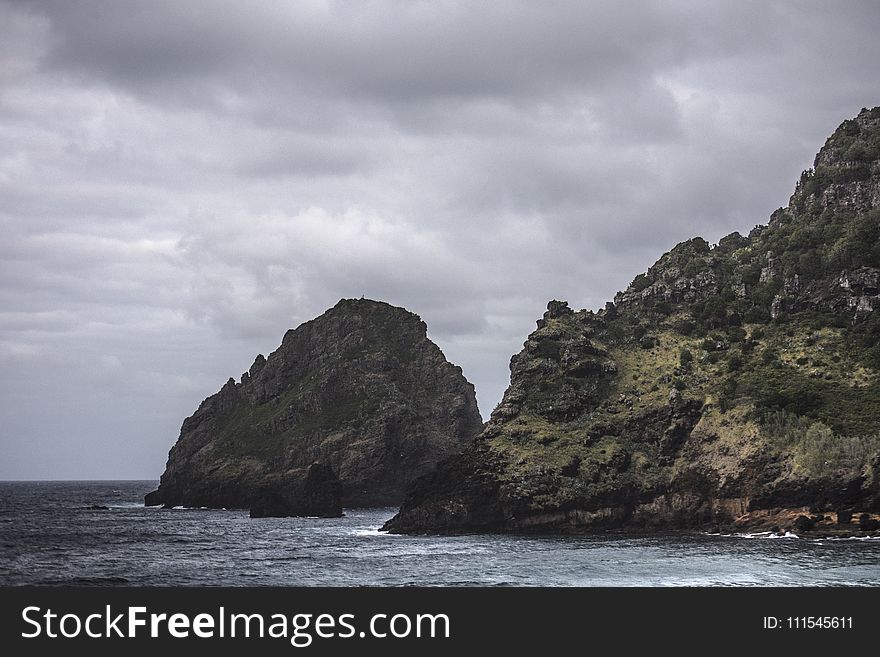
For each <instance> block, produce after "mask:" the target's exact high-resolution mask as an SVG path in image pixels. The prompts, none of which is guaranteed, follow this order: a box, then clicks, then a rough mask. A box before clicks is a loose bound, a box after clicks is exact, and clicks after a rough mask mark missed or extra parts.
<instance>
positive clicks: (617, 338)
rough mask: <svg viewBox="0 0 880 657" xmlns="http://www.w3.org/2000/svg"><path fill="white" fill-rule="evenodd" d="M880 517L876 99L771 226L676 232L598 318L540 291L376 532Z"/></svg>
mask: <svg viewBox="0 0 880 657" xmlns="http://www.w3.org/2000/svg"><path fill="white" fill-rule="evenodd" d="M743 193H744V194H746V193H748V190H747V189H743ZM585 296H588V294H585ZM878 512H880V107H878V108H874V109H870V110H869V109H865V110H862V111H861V113H859V115H858V116H857V117H856V118H854V119H851V120H848V121H845V122H844V123H843V124H842V125H841V126H840V127H839V128H838V129H837V130H836V131H835V132H834V134H833V135H832V136H831V137H830V138H829V139H828V140H827V142H826V143H825V145H824V147H823V148H822V149H821V151H820V152H819V154H818V155H817V156H816V158H815V162H814V167H813V168H812V169H810V170H808V171H805V172H804V173H803V175H802V176H801V179H800V181H799V182H798V184H797V187H796V189H795V192H794V194H793V195H792V197H791V199H790V201H789V203H788V206H787V207H785V208H780V209H778V210H777V211H775V212H774V213H773V214H772V216H771V217H770V221H769V223H768V225H763V226H757V227H755V228H754V230H752V231H751V232H750V233H749V235H748V236H742V235H740V234H739V233H733V234H731V235H728V236H727V237H724V238H722V239H721V240H719V242H718V244H715V245H710V244H709V243H708V242H707V241H706V240H704V239H702V238H699V237H697V238H694V239H691V240H688V241H685V242H682V243H680V244H679V245H677V246H676V247H675V248H673V249H672V250H670V251H669V252H668V253H666V254H665V255H663V256H662V257H661V258H660V259H659V260H658V261H657V262H656V263H655V264H654V265H653V266H652V267H650V268H649V269H648V270H647V271H646V272H645V273H642V274H639V275H638V276H636V277H635V279H634V280H633V281H632V283H631V284H630V285H629V286H628V287H627V289H626V290H624V291H623V292H621V293H619V294H618V295H617V296H616V297H615V299H614V301H613V303H609V304H608V305H607V306H606V307H605V308H604V309H602V310H599V311H598V312H592V311H588V310H578V311H575V310H573V309H571V308H569V307H568V304H566V303H564V302H561V301H551V302H550V303H549V304H548V306H547V311H546V312H545V313H544V316H543V317H542V318H541V319H539V320H538V322H537V328H536V330H535V331H534V332H533V333H532V334H531V335H529V336H528V339H527V340H526V342H525V344H524V345H523V349H522V351H521V352H520V353H519V354H517V355H515V356H514V357H513V359H512V360H511V364H510V387H509V388H508V389H507V391H506V393H505V394H504V398H503V400H502V402H501V404H500V405H499V406H498V407H497V408H496V409H495V411H494V412H493V413H492V417H491V420H490V421H489V422H488V424H487V426H486V428H485V430H484V431H483V432H482V434H481V436H480V437H479V438H478V439H477V440H476V441H475V442H474V443H473V444H472V445H471V446H470V447H469V448H468V449H467V450H465V452H464V453H463V454H461V455H459V456H456V457H453V458H452V459H450V460H447V461H445V462H442V463H441V464H439V467H438V468H437V469H436V470H435V471H433V472H432V473H430V474H428V475H426V476H425V477H423V478H421V479H419V480H417V481H416V482H414V484H413V485H412V487H411V488H410V490H409V494H408V496H407V499H406V500H405V501H404V503H403V505H402V508H401V510H400V513H399V514H398V515H397V516H396V517H395V518H393V519H392V520H391V521H389V522H388V523H387V525H386V529H388V530H390V531H393V532H406V533H419V532H431V533H436V532H488V531H493V532H494V531H543V532H560V531H562V532H565V531H578V532H579V531H595V530H605V529H616V530H621V529H633V530H638V531H645V530H667V529H678V528H703V529H710V530H716V529H718V528H727V529H731V530H737V529H739V530H745V529H749V530H754V529H763V530H771V529H775V530H777V531H778V530H780V529H792V530H796V531H798V532H801V533H813V534H819V535H823V534H827V535H833V534H835V533H853V532H858V531H861V532H863V533H864V532H876V531H877V527H878V525H880V523H878V522H877V521H878V517H880V516H878ZM852 518H859V521H858V524H857V525H856V524H855V523H852V522H851V519H852Z"/></svg>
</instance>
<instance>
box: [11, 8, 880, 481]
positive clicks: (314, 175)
mask: <svg viewBox="0 0 880 657" xmlns="http://www.w3.org/2000/svg"><path fill="white" fill-rule="evenodd" d="M878 34H880V3H877V2H876V1H875V0H865V1H861V2H835V3H829V2H827V1H815V0H799V1H797V2H795V1H794V0H791V1H789V2H751V1H748V0H745V1H740V2H726V1H712V0H708V1H700V2H697V1H696V0H695V1H693V2H678V1H669V0H664V1H662V2H659V1H658V2H649V1H644V2H626V1H618V2H555V1H542V2H516V1H513V0H504V1H503V2H500V1H499V2H492V1H487V2H458V1H444V0H436V1H435V0H432V1H424V2H418V1H414V2H400V1H393V0H379V1H370V0H368V1H365V2H354V1H351V2H328V1H320V2H318V1H315V2H312V1H298V2H295V3H292V2H287V1H280V0H279V1H275V2H266V1H259V0H257V1H251V2H247V3H244V2H219V1H210V2H208V1H197V0H187V1H186V2H181V1H180V0H173V1H170V2H164V1H153V2H131V1H125V0H116V1H114V2H112V3H108V2H93V1H90V0H59V1H58V2H50V1H45V2H40V1H34V2H27V1H21V2H6V1H2V2H0V371H2V374H0V479H13V480H15V479H142V478H143V479H153V478H158V476H159V475H160V474H161V472H162V470H163V468H164V464H165V460H166V458H167V453H168V450H169V449H170V447H171V446H172V444H173V443H174V442H175V440H176V439H177V436H178V434H179V430H180V424H181V422H182V421H183V419H184V418H185V417H186V416H188V415H190V414H192V413H193V412H194V411H195V409H196V408H197V407H198V405H199V403H200V402H201V401H202V400H203V399H204V398H205V397H207V396H209V395H210V394H213V393H214V392H216V391H217V390H218V389H219V388H220V387H221V385H222V384H223V383H224V382H225V381H226V380H227V379H228V378H229V377H230V376H232V377H236V378H238V377H239V376H240V375H241V373H242V372H244V371H246V370H247V369H248V367H249V366H250V365H251V363H252V362H253V359H254V356H255V355H256V354H257V353H263V354H268V353H269V352H271V351H273V350H274V349H275V348H276V347H277V346H278V344H279V343H280V341H281V337H282V335H283V334H284V332H285V331H286V330H287V329H288V328H292V327H295V326H297V325H299V324H300V323H302V322H304V321H306V320H309V319H311V318H313V317H315V316H317V315H319V314H321V313H322V312H323V311H324V310H326V309H327V308H329V307H331V306H333V305H334V304H335V303H336V302H337V301H338V300H339V299H340V298H351V297H361V296H366V297H368V298H373V299H379V300H384V301H387V302H389V303H392V304H395V305H400V306H404V307H406V308H407V309H409V310H411V311H413V312H415V313H417V314H418V315H420V316H421V317H422V319H424V320H425V321H426V322H427V324H428V334H429V336H430V337H431V338H432V339H433V340H434V341H435V342H436V343H437V344H438V345H439V346H440V347H441V348H442V349H443V351H444V353H445V354H446V356H447V358H448V359H449V360H450V361H452V362H454V363H456V364H458V365H461V367H462V368H463V370H464V374H465V376H467V378H468V379H469V380H470V381H471V382H472V383H473V384H474V385H475V386H476V390H477V398H478V402H479V405H480V410H481V412H482V414H483V417H484V418H488V416H489V414H490V413H491V411H492V409H493V407H494V406H495V405H496V404H497V403H498V401H499V400H500V398H501V395H502V393H503V391H504V388H505V387H506V385H507V382H508V378H509V370H508V365H509V360H510V357H511V355H512V354H514V353H516V352H517V351H519V349H520V348H521V346H522V343H523V341H524V340H525V338H526V336H527V335H528V333H529V332H531V331H532V330H533V329H534V327H535V324H534V322H535V320H536V319H538V318H539V317H540V316H541V315H542V313H543V312H544V310H545V308H546V305H547V301H548V300H550V299H564V300H567V301H568V302H569V303H570V305H571V306H572V307H574V308H592V309H598V308H601V307H602V306H604V304H605V302H606V301H608V300H610V299H611V298H612V297H613V296H614V294H615V292H617V291H618V290H621V289H623V288H625V287H626V286H627V284H628V283H629V282H630V281H631V280H632V278H633V277H634V276H635V275H636V274H638V273H639V272H642V271H644V270H646V269H647V268H648V267H649V266H650V265H651V264H652V263H653V262H654V261H655V260H656V259H657V258H658V257H659V256H660V255H661V254H662V253H663V252H665V251H667V250H669V249H670V248H671V247H673V246H674V245H675V244H676V243H678V242H680V241H682V240H685V239H689V238H691V237H693V236H695V235H701V236H703V237H705V238H706V239H707V240H709V241H710V242H717V240H718V239H719V238H720V237H722V236H724V235H726V234H728V233H730V232H732V231H735V230H736V231H740V232H742V233H747V232H748V231H749V230H750V229H751V228H753V227H754V226H755V225H756V224H763V223H766V221H767V218H768V216H769V214H770V213H771V212H772V211H773V210H774V209H776V208H778V207H780V206H784V205H786V204H787V202H788V198H789V196H790V195H791V193H792V191H793V188H794V183H795V181H796V180H797V178H798V176H799V175H800V173H801V171H802V170H803V169H806V168H807V167H809V166H811V164H812V159H813V156H814V154H815V152H816V151H817V150H818V149H819V148H820V147H821V145H822V144H823V142H824V140H825V138H826V137H827V136H828V135H830V133H831V132H832V131H833V130H834V129H835V127H836V126H837V125H838V124H839V123H840V122H841V121H843V120H845V119H847V118H850V117H852V116H855V115H856V114H857V113H858V111H859V110H860V109H861V108H862V107H872V106H875V105H878V104H880V39H878V38H877V35H878Z"/></svg>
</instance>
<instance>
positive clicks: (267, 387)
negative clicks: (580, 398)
mask: <svg viewBox="0 0 880 657" xmlns="http://www.w3.org/2000/svg"><path fill="white" fill-rule="evenodd" d="M426 331H427V328H426V326H425V323H424V322H423V321H421V319H420V318H419V317H418V316H417V315H414V314H413V313H410V312H408V311H406V310H404V309H403V308H397V307H394V306H391V305H389V304H386V303H381V302H377V301H370V300H367V299H359V300H358V299H343V300H342V301H340V302H339V303H338V304H336V306H334V307H333V308H331V309H330V310H328V311H327V312H325V313H324V314H323V315H321V316H320V317H318V318H316V319H314V320H312V321H309V322H306V323H305V324H303V325H301V326H300V327H298V328H296V329H294V330H290V331H288V332H287V333H286V334H285V336H284V339H283V341H282V343H281V346H280V347H279V348H278V349H277V350H276V351H274V352H273V353H272V354H270V355H269V357H268V358H264V357H263V356H262V355H260V356H257V358H256V359H255V360H254V363H253V365H252V366H251V367H250V369H249V370H248V372H247V376H246V377H242V382H241V383H236V382H235V380H233V379H230V380H229V381H227V383H226V384H225V385H224V386H223V388H222V389H221V390H220V391H219V392H218V393H217V394H215V395H212V396H211V397H208V398H207V399H206V400H205V401H204V402H202V404H201V405H200V406H199V408H198V410H197V411H196V412H195V413H194V414H193V415H192V416H190V417H188V418H187V419H186V420H184V422H183V426H182V428H181V432H180V438H179V439H178V441H177V443H176V444H175V445H174V447H173V448H172V449H171V452H170V453H169V456H168V464H167V466H166V469H165V472H164V474H163V475H162V479H161V482H160V485H159V489H158V490H157V491H154V492H152V493H149V494H148V495H147V496H146V497H145V498H144V501H145V503H146V504H147V505H150V506H153V505H159V504H162V505H166V506H178V505H183V506H195V507H200V506H206V507H214V508H218V507H225V508H255V509H256V508H257V507H258V506H259V507H260V508H262V507H266V508H275V507H276V506H277V504H276V503H277V502H278V500H277V499H276V498H274V497H273V496H272V495H270V494H269V492H272V491H274V493H277V494H278V496H279V497H280V498H281V500H282V501H283V504H281V506H280V507H279V508H282V509H283V508H284V504H288V503H291V502H290V499H289V494H288V492H287V488H286V486H288V484H289V483H290V482H289V481H288V480H289V479H290V478H291V477H292V476H294V475H291V474H290V473H295V472H299V471H302V473H304V472H305V468H307V467H308V466H309V465H310V464H312V463H313V462H316V461H319V462H321V463H323V464H325V465H326V466H328V467H330V468H332V470H333V472H335V473H336V475H338V477H339V480H340V481H341V483H342V487H343V499H342V503H343V504H344V505H345V506H354V507H356V506H390V505H396V504H398V503H399V502H400V500H401V499H402V497H403V492H404V489H405V487H406V485H407V483H408V482H410V481H411V480H412V479H414V478H415V477H417V476H418V475H420V474H423V473H425V472H427V471H429V470H430V469H431V468H432V467H433V465H434V464H435V463H436V462H437V461H439V460H441V459H443V458H446V457H448V456H450V455H452V454H455V453H456V452H458V451H460V450H461V449H462V448H463V447H464V446H465V445H466V444H467V443H468V442H469V441H470V440H471V439H473V437H474V436H475V435H476V434H477V433H478V432H479V431H480V429H481V427H482V420H481V418H480V415H479V412H478V410H477V404H476V398H475V395H474V389H473V386H472V385H471V384H470V383H468V381H467V380H466V379H465V378H464V376H463V375H462V372H461V368H459V367H457V366H455V365H452V364H451V363H449V362H448V361H447V360H446V358H444V356H443V353H442V352H441V351H440V349H439V348H438V347H437V345H435V344H434V343H433V342H431V341H430V340H429V339H428V338H427V333H426ZM299 476H300V477H303V476H305V475H304V474H301V475H299ZM294 478H295V477H294ZM255 505H256V506H255ZM258 511H259V509H258Z"/></svg>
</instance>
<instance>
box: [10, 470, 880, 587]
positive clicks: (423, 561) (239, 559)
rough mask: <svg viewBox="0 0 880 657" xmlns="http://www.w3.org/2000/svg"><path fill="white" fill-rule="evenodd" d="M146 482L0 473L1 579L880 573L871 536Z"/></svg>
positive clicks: (854, 580)
mask: <svg viewBox="0 0 880 657" xmlns="http://www.w3.org/2000/svg"><path fill="white" fill-rule="evenodd" d="M156 485H157V482H156V481H103V482H102V481H92V482H0V585H6V586H9V585H27V584H39V585H98V586H101V585H107V586H114V585H121V586H215V585H216V586H840V585H853V586H880V540H876V539H821V540H805V539H801V538H798V537H796V536H794V535H789V536H787V537H784V538H777V537H769V536H767V535H763V534H757V535H733V536H722V535H708V534H698V533H695V534H663V535H657V534H652V535H644V536H642V535H618V534H600V535H590V536H511V535H484V536H427V537H426V536H396V535H389V534H384V533H382V532H380V531H379V527H381V525H382V523H384V522H385V521H386V520H387V519H389V518H390V517H391V516H392V515H394V513H395V509H393V508H386V509H347V510H346V512H345V516H344V517H343V518H333V519H318V518H264V519H251V518H249V517H248V514H247V512H246V511H224V510H214V509H182V508H181V509H161V508H148V507H144V505H143V496H144V494H145V493H146V492H148V491H150V490H153V489H154V488H155V487H156ZM93 505H98V506H106V507H108V508H107V509H106V510H100V509H99V510H96V509H89V508H88V507H90V506H93Z"/></svg>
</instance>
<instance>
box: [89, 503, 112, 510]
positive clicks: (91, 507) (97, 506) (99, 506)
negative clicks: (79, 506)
mask: <svg viewBox="0 0 880 657" xmlns="http://www.w3.org/2000/svg"><path fill="white" fill-rule="evenodd" d="M83 508H85V509H86V510H87V511H109V510H110V507H109V506H105V505H103V504H90V505H89V506H87V507H83Z"/></svg>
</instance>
